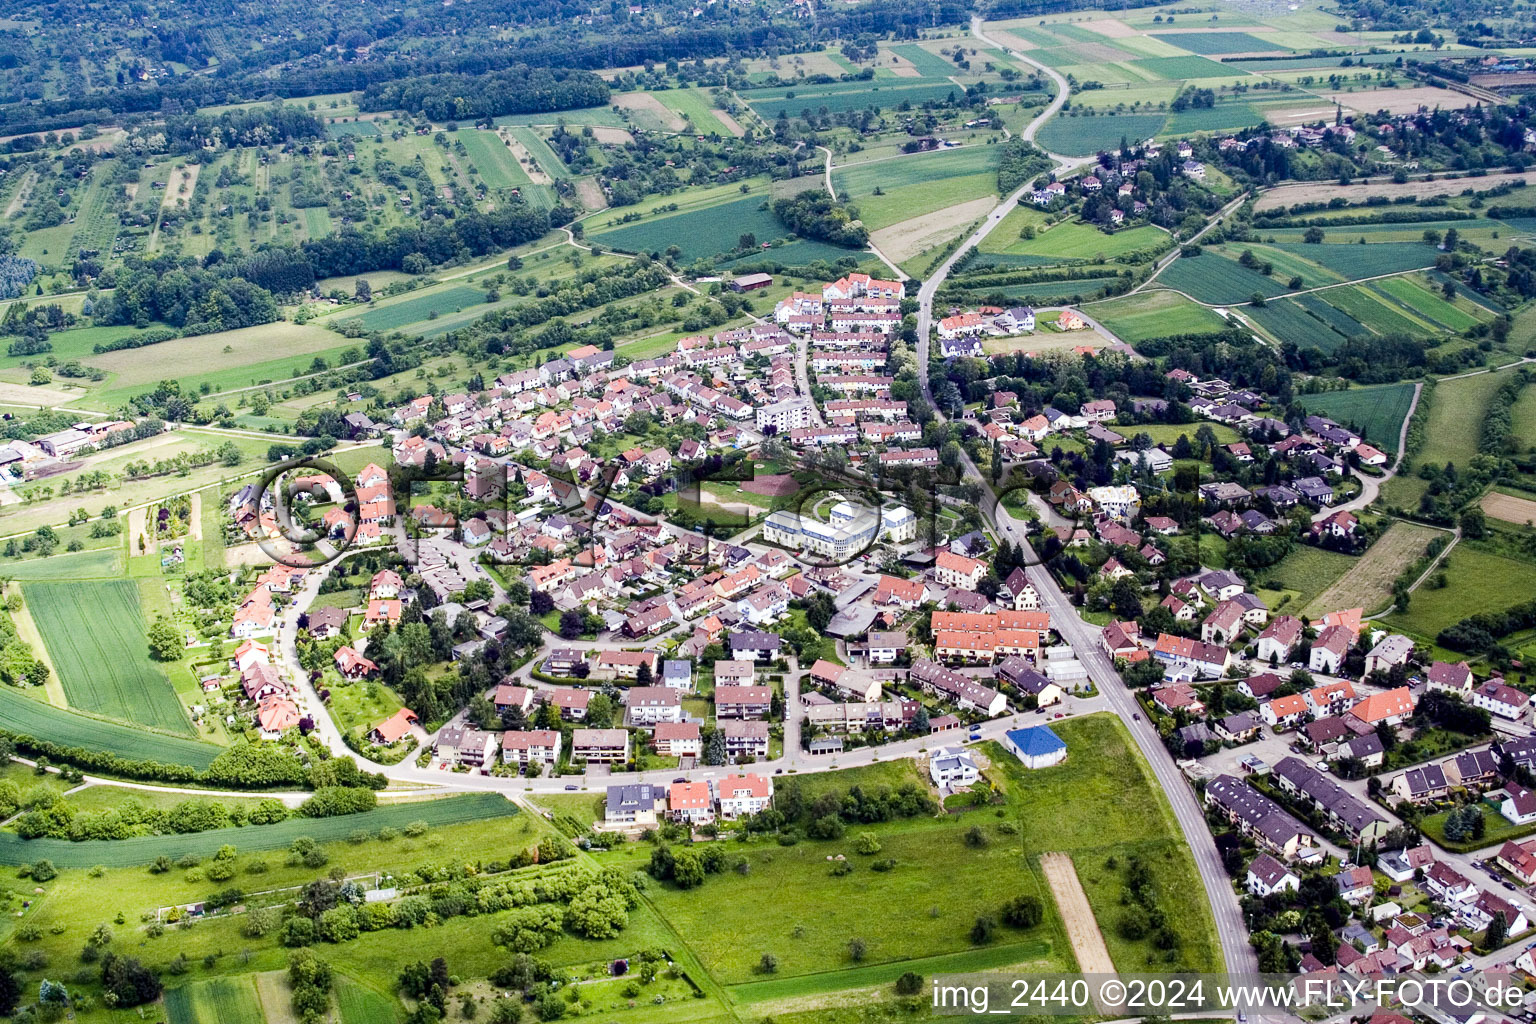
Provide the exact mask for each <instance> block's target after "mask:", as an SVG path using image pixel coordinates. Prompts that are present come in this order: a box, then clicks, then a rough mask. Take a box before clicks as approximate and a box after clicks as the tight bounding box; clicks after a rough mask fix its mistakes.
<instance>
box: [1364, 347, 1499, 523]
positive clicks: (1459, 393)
mask: <svg viewBox="0 0 1536 1024" xmlns="http://www.w3.org/2000/svg"><path fill="white" fill-rule="evenodd" d="M1502 383H1503V378H1502V377H1501V376H1500V375H1499V374H1497V373H1477V374H1473V375H1472V376H1470V377H1462V378H1460V379H1458V380H1447V381H1441V382H1439V383H1438V384H1436V385H1435V386H1434V388H1433V389H1429V388H1426V389H1425V391H1424V395H1423V397H1422V398H1420V401H1421V402H1427V403H1428V405H1427V413H1425V416H1426V419H1425V424H1424V445H1423V447H1422V448H1420V449H1419V451H1418V452H1417V453H1416V454H1415V455H1414V457H1413V462H1414V464H1415V465H1422V464H1424V463H1433V464H1434V465H1437V466H1443V465H1445V464H1446V463H1447V462H1454V463H1456V464H1457V465H1458V466H1460V465H1465V464H1466V462H1467V460H1468V459H1470V458H1472V456H1474V455H1476V454H1477V441H1478V434H1479V431H1480V430H1481V426H1482V422H1483V414H1484V413H1485V412H1486V411H1487V409H1488V403H1489V401H1490V400H1491V399H1492V398H1493V393H1494V392H1495V391H1497V390H1498V388H1499V385H1500V384H1502ZM1428 487H1429V485H1428V483H1427V482H1425V481H1423V480H1420V479H1419V478H1418V476H1417V475H1415V474H1413V473H1399V474H1397V475H1396V476H1394V477H1393V478H1392V479H1391V480H1389V481H1387V483H1386V486H1385V487H1384V488H1383V497H1385V498H1386V499H1387V500H1388V501H1389V502H1391V503H1392V504H1395V505H1400V506H1403V507H1404V508H1409V509H1414V508H1417V507H1418V503H1419V498H1420V496H1421V495H1423V494H1424V492H1425V491H1426V490H1427V489H1428Z"/></svg>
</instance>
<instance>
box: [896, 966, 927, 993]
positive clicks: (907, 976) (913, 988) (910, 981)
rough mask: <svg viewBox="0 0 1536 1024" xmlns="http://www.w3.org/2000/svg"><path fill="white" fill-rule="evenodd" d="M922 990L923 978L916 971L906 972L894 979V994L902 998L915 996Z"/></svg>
mask: <svg viewBox="0 0 1536 1024" xmlns="http://www.w3.org/2000/svg"><path fill="white" fill-rule="evenodd" d="M922 990H923V976H922V975H921V974H918V973H917V972H916V971H907V972H905V973H904V974H902V976H901V977H899V978H897V979H896V994H897V995H902V996H915V995H917V994H918V993H919V992H921V991H922Z"/></svg>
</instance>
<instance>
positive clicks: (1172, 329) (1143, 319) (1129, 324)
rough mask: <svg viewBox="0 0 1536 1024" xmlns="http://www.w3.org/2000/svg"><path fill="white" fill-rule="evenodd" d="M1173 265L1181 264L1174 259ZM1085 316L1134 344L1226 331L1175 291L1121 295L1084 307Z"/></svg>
mask: <svg viewBox="0 0 1536 1024" xmlns="http://www.w3.org/2000/svg"><path fill="white" fill-rule="evenodd" d="M1175 262H1182V261H1178V260H1176V261H1175ZM1084 312H1086V313H1087V314H1088V315H1089V316H1091V317H1093V318H1094V319H1095V320H1097V321H1098V322H1099V323H1101V324H1103V325H1104V327H1105V328H1106V329H1107V330H1109V331H1111V332H1112V333H1114V334H1116V335H1118V336H1119V337H1120V338H1121V339H1122V340H1123V341H1126V342H1128V343H1130V344H1133V345H1134V344H1135V343H1136V342H1138V341H1146V340H1147V339H1148V338H1161V337H1166V336H1168V335H1172V334H1200V333H1202V332H1212V333H1214V332H1218V331H1222V330H1225V329H1226V326H1227V322H1226V321H1225V320H1223V319H1222V318H1221V317H1219V316H1217V315H1216V314H1215V313H1213V312H1211V311H1210V310H1209V309H1206V308H1205V307H1204V306H1202V305H1200V304H1199V303H1196V302H1191V301H1190V300H1189V299H1186V298H1185V297H1184V296H1182V295H1180V294H1179V293H1178V292H1172V291H1166V290H1159V291H1148V292H1139V293H1137V294H1135V295H1122V296H1118V297H1116V298H1113V299H1105V300H1104V301H1103V302H1094V303H1090V304H1089V305H1088V306H1086V307H1085V308H1084Z"/></svg>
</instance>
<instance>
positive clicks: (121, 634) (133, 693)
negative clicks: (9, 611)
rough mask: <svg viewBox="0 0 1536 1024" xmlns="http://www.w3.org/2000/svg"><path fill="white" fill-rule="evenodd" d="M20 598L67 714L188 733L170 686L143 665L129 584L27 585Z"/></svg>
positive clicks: (133, 587)
mask: <svg viewBox="0 0 1536 1024" xmlns="http://www.w3.org/2000/svg"><path fill="white" fill-rule="evenodd" d="M22 593H23V596H24V598H25V600H26V601H27V607H28V609H29V610H30V611H31V613H32V619H33V621H35V622H36V623H37V629H38V632H40V633H41V634H42V636H43V642H44V643H45V644H46V645H47V647H48V658H49V660H50V661H51V662H52V663H53V667H54V669H55V670H56V671H57V672H58V674H59V682H60V683H62V684H63V686H64V693H65V694H66V695H67V696H68V698H69V703H70V706H71V707H75V708H79V709H80V710H81V711H87V712H90V713H92V714H97V715H105V716H107V717H109V718H119V719H122V720H124V721H127V722H133V723H135V724H137V725H143V726H149V727H151V728H154V729H161V730H165V731H167V732H181V733H186V734H190V733H191V732H192V725H191V722H189V721H188V719H187V713H186V712H185V711H184V710H183V709H182V706H181V701H180V700H178V699H177V697H176V691H175V690H174V689H172V687H171V682H170V680H169V679H167V678H166V676H165V673H164V672H163V671H162V670H161V669H160V667H159V666H157V665H155V664H154V663H153V662H151V661H150V660H149V654H148V650H147V641H146V640H145V636H144V629H145V623H144V616H143V614H142V613H141V612H140V610H139V588H138V585H137V584H136V583H134V582H133V581H132V580H96V581H92V582H74V583H28V584H26V585H25V586H24V587H23V588H22Z"/></svg>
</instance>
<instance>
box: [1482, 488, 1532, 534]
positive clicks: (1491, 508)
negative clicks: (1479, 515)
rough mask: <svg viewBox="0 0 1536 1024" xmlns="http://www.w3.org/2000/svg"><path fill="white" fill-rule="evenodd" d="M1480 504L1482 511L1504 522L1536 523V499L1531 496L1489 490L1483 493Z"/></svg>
mask: <svg viewBox="0 0 1536 1024" xmlns="http://www.w3.org/2000/svg"><path fill="white" fill-rule="evenodd" d="M1480 504H1481V506H1482V509H1483V511H1484V512H1486V513H1488V514H1489V515H1490V516H1492V517H1493V518H1495V519H1502V520H1504V521H1505V522H1506V523H1518V524H1520V525H1521V526H1525V525H1529V524H1531V523H1536V500H1532V499H1531V498H1527V497H1523V496H1521V495H1518V494H1506V493H1504V492H1502V491H1490V492H1489V493H1487V494H1485V495H1483V500H1482V502H1481V503H1480Z"/></svg>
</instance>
